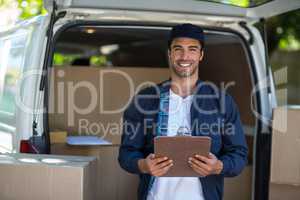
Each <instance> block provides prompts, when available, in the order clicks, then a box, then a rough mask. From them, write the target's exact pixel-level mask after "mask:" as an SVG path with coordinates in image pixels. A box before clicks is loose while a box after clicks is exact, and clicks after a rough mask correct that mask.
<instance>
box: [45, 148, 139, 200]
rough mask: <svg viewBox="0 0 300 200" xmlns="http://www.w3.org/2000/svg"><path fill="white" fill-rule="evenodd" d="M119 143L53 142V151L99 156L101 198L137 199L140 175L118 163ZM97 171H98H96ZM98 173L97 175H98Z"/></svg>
mask: <svg viewBox="0 0 300 200" xmlns="http://www.w3.org/2000/svg"><path fill="white" fill-rule="evenodd" d="M118 152H119V145H104V146H101V145H93V146H79V145H76V146H71V145H67V144H52V145H51V153H54V154H63V155H83V156H95V157H97V162H98V164H97V169H96V170H95V178H96V182H97V183H96V188H97V194H96V195H97V198H96V199H99V200H102V199H103V200H125V199H130V200H136V199H137V189H138V182H139V179H138V176H137V175H135V174H129V173H127V172H126V171H124V170H123V169H122V168H121V167H120V166H119V163H118ZM96 171H97V172H96ZM96 174H97V175H96Z"/></svg>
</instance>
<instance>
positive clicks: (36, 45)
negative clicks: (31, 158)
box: [0, 16, 49, 153]
mask: <svg viewBox="0 0 300 200" xmlns="http://www.w3.org/2000/svg"><path fill="white" fill-rule="evenodd" d="M48 19H49V18H48V16H37V17H35V18H31V19H29V20H26V21H22V22H20V23H17V24H16V25H14V27H11V28H9V29H7V30H3V31H0V153H4V152H8V153H12V152H18V151H19V145H20V143H19V142H20V141H21V140H27V139H28V138H29V137H30V136H31V133H32V126H31V125H32V118H33V116H32V112H31V111H32V108H33V107H34V104H35V95H37V93H36V85H37V83H38V78H39V76H37V74H38V71H39V70H40V66H42V64H41V63H42V61H43V56H44V54H43V52H44V51H43V48H44V37H45V35H46V29H45V27H46V26H47V23H48ZM29 58H30V59H29ZM39 128H42V127H39ZM39 132H40V131H39Z"/></svg>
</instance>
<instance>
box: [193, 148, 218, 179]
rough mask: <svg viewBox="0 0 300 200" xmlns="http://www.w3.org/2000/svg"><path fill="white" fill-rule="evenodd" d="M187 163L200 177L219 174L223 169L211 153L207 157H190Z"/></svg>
mask: <svg viewBox="0 0 300 200" xmlns="http://www.w3.org/2000/svg"><path fill="white" fill-rule="evenodd" d="M188 162H189V164H190V166H191V168H192V169H193V170H194V171H195V172H197V173H198V174H200V176H202V177H205V176H208V175H212V174H220V173H221V171H222V169H223V163H222V161H220V160H218V158H217V157H216V156H215V155H214V154H212V153H209V155H208V157H205V156H200V155H195V156H194V157H190V158H189V161H188Z"/></svg>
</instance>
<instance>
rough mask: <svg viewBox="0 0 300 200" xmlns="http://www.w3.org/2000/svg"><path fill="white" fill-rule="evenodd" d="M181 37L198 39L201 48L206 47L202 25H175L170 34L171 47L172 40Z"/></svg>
mask: <svg viewBox="0 0 300 200" xmlns="http://www.w3.org/2000/svg"><path fill="white" fill-rule="evenodd" d="M179 37H186V38H192V39H196V40H198V41H199V43H200V45H201V50H203V48H204V32H203V29H202V28H201V27H200V26H196V25H194V24H179V25H176V26H174V27H173V28H172V30H171V32H170V35H169V40H168V48H169V49H171V44H172V41H173V40H174V39H175V38H179Z"/></svg>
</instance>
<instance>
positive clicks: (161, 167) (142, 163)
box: [138, 154, 173, 176]
mask: <svg viewBox="0 0 300 200" xmlns="http://www.w3.org/2000/svg"><path fill="white" fill-rule="evenodd" d="M138 166H139V169H140V171H141V172H143V173H148V174H151V175H152V176H163V175H164V174H166V173H167V172H168V171H169V169H170V168H171V167H172V166H173V161H172V160H170V159H169V158H167V157H159V158H155V155H154V154H149V155H148V156H147V158H145V159H140V160H139V161H138Z"/></svg>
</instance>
